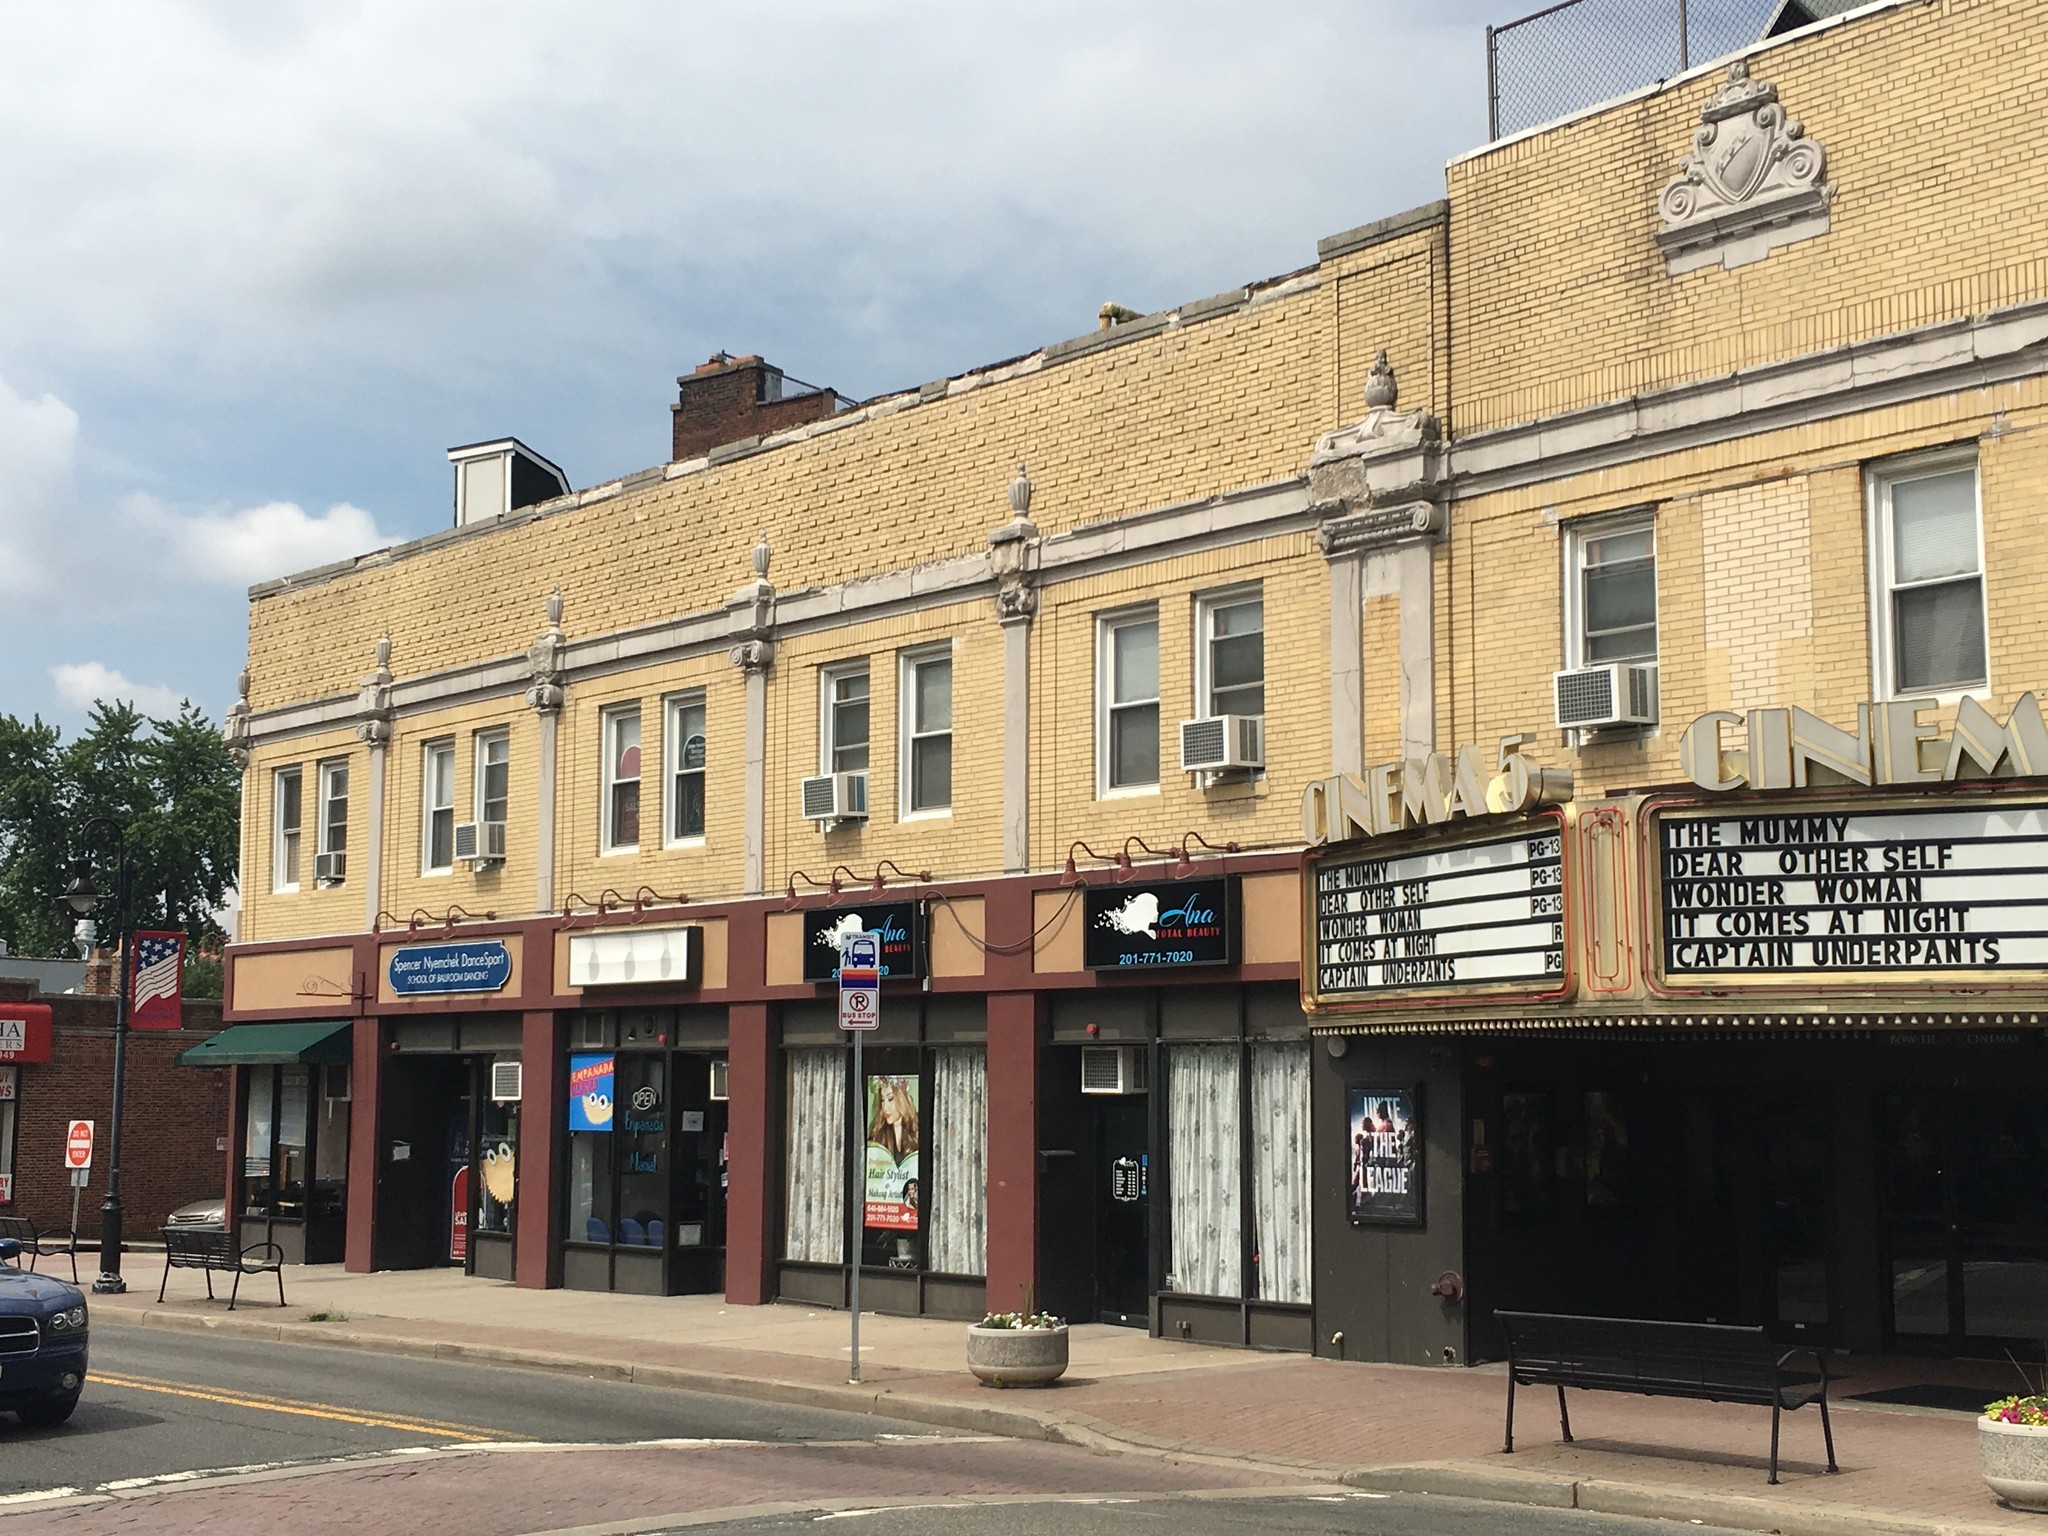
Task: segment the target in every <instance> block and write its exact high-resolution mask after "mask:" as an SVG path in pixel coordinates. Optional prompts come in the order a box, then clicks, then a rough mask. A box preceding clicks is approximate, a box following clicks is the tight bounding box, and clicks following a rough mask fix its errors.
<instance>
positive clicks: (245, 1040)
mask: <svg viewBox="0 0 2048 1536" xmlns="http://www.w3.org/2000/svg"><path fill="white" fill-rule="evenodd" d="M354 1028H355V1020H353V1019H307V1020H304V1021H300V1022H293V1023H287V1024H232V1025H230V1026H228V1028H226V1029H224V1030H222V1031H221V1032H220V1033H219V1034H217V1035H214V1036H211V1037H210V1038H208V1039H205V1040H202V1041H200V1042H199V1044H197V1045H195V1046H191V1047H188V1048H187V1049H185V1050H183V1051H180V1052H179V1053H178V1065H179V1066H181V1067H278V1066H284V1067H292V1066H301V1065H310V1066H328V1067H333V1066H343V1065H345V1064H347V1063H348V1062H350V1061H352V1060H353V1059H354V1054H355V1046H354V1043H353V1042H352V1040H351V1039H350V1032H351V1031H352V1030H353V1029H354Z"/></svg>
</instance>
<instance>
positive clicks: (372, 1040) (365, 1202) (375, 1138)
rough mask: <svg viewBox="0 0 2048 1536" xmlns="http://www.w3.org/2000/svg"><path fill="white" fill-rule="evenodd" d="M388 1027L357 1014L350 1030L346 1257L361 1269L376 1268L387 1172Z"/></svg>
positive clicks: (361, 1271) (352, 1266)
mask: <svg viewBox="0 0 2048 1536" xmlns="http://www.w3.org/2000/svg"><path fill="white" fill-rule="evenodd" d="M390 1029H391V1026H390V1025H388V1024H386V1023H385V1022H384V1021H383V1020H381V1019H357V1020H356V1023H355V1028H354V1029H353V1030H352V1031H350V1043H351V1044H352V1046H353V1047H354V1051H355V1056H354V1065H353V1066H352V1067H351V1068H350V1072H349V1106H348V1107H349V1117H348V1236H347V1240H346V1243H345V1246H344V1247H343V1249H342V1257H343V1259H344V1261H345V1263H346V1266H347V1267H348V1268H349V1269H351V1270H353V1271H355V1272H356V1273H357V1274H368V1273H369V1272H370V1271H371V1270H372V1269H375V1268H376V1267H377V1266H376V1259H375V1252H376V1250H375V1241H376V1229H377V1185H378V1182H379V1180H380V1179H381V1177H382V1175H383V1172H384V1158H383V1150H384V1148H383V1137H384V1125H383V1116H382V1113H381V1111H382V1109H383V1107H384V1092H383V1087H384V1039H385V1036H386V1035H387V1034H389V1033H390Z"/></svg>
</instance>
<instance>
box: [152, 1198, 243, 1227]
mask: <svg viewBox="0 0 2048 1536" xmlns="http://www.w3.org/2000/svg"><path fill="white" fill-rule="evenodd" d="M227 1224H228V1202H227V1197H226V1196H225V1195H215V1196H214V1197H213V1198H212V1199H211V1200H191V1201H188V1202H186V1203H185V1204H184V1205H181V1206H179V1207H178V1208H177V1209H176V1210H175V1211H173V1212H171V1214H170V1215H169V1216H167V1217H165V1218H164V1225H165V1226H167V1227H225V1226H226V1225H227Z"/></svg>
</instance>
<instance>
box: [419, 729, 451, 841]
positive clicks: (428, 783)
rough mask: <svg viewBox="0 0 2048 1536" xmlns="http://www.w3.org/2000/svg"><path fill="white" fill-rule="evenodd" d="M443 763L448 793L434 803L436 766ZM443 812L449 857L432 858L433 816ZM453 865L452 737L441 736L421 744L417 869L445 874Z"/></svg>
mask: <svg viewBox="0 0 2048 1536" xmlns="http://www.w3.org/2000/svg"><path fill="white" fill-rule="evenodd" d="M441 764H445V765H446V767H447V770H448V778H447V783H446V784H445V786H443V788H444V789H445V791H446V794H447V796H448V798H447V802H446V803H445V804H442V803H437V801H436V798H435V797H436V795H437V794H438V793H439V792H440V791H438V790H437V789H436V786H435V783H434V779H435V768H436V767H437V765H441ZM443 815H445V816H446V817H447V818H448V861H447V862H446V863H445V864H437V863H435V862H434V818H435V817H436V816H443ZM454 869H455V738H454V737H453V736H443V737H441V738H439V739H438V740H435V741H428V742H422V743H421V744H420V873H421V874H423V875H446V874H451V873H453V872H454Z"/></svg>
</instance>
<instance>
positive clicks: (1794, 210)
mask: <svg viewBox="0 0 2048 1536" xmlns="http://www.w3.org/2000/svg"><path fill="white" fill-rule="evenodd" d="M1826 172H1827V151H1826V150H1824V149H1822V148H1821V146H1820V145H1819V144H1817V143H1815V142H1814V141H1813V140H1811V139H1809V138H1807V137H1806V129H1805V126H1804V125H1803V124H1801V123H1799V122H1797V121H1795V120H1793V119H1790V118H1788V117H1787V116H1786V115H1785V109H1784V107H1783V106H1782V105H1781V104H1780V103H1779V101H1778V88H1777V87H1776V86H1775V85H1772V84H1770V83H1769V82H1768V81H1764V80H1752V79H1751V78H1750V77H1749V66H1748V65H1747V64H1746V63H1744V62H1743V61H1742V60H1740V59H1738V60H1736V61H1735V63H1733V64H1731V65H1730V66H1729V67H1728V81H1727V84H1725V85H1724V86H1722V88H1721V90H1720V93H1719V94H1718V95H1716V96H1715V97H1714V98H1713V100H1711V101H1709V102H1708V103H1707V104H1706V106H1705V107H1703V108H1702V109H1701V111H1700V126H1699V128H1698V129H1697V130H1696V131H1695V132H1694V134H1693V136H1692V153H1691V154H1689V155H1687V156H1686V157H1685V159H1684V160H1682V161H1681V162H1680V163H1679V168H1678V174H1677V175H1676V176H1674V177H1672V178H1671V180H1670V181H1669V182H1668V183H1667V184H1666V185H1665V188H1664V192H1663V195H1662V196H1661V197H1659V198H1658V200H1657V210H1658V212H1659V213H1660V214H1661V215H1662V216H1663V226H1662V227H1661V228H1660V229H1659V230H1658V231H1657V243H1658V245H1659V246H1661V247H1662V248H1663V251H1664V258H1665V267H1666V270H1667V271H1669V272H1670V273H1671V275H1672V276H1674V277H1675V276H1677V275H1678V274H1679V273H1681V272H1691V271H1693V270H1695V269H1697V268H1699V267H1704V266H1709V265H1711V264H1713V263H1715V262H1719V263H1720V264H1721V265H1722V266H1723V267H1727V268H1734V267H1740V266H1745V265H1747V264H1748V263H1750V262H1753V261H1761V260H1763V259H1764V257H1766V256H1768V255H1769V254H1770V253H1771V252H1772V251H1774V250H1776V249H1777V248H1778V247H1779V246H1781V245H1790V244H1792V243H1793V242H1795V241H1798V240H1807V239H1811V238H1812V237H1813V236H1815V235H1821V234H1826V233H1827V229H1828V204H1829V202H1830V201H1831V200H1832V198H1833V197H1834V189H1833V188H1832V187H1831V186H1829V185H1828V183H1827V180H1826Z"/></svg>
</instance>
